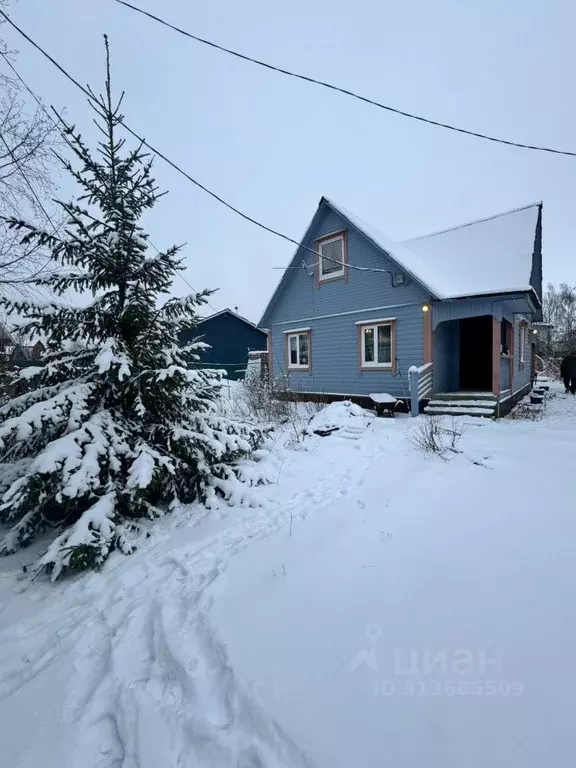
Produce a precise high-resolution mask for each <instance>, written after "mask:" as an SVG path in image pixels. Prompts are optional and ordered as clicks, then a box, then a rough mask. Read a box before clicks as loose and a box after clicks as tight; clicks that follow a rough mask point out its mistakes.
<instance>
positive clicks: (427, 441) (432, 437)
mask: <svg viewBox="0 0 576 768" xmlns="http://www.w3.org/2000/svg"><path fill="white" fill-rule="evenodd" d="M465 431H466V427H465V425H464V424H463V423H462V422H461V421H460V420H459V419H456V418H452V420H451V421H450V422H447V421H446V420H445V419H444V417H443V416H423V417H422V418H421V419H419V420H418V421H417V423H416V424H415V426H414V427H412V428H410V429H409V430H408V439H409V440H410V442H411V443H412V444H413V445H415V446H416V448H418V449H419V450H421V451H424V452H425V453H436V454H438V455H439V456H442V457H445V456H446V454H447V453H449V452H452V453H458V450H457V448H456V446H457V445H458V443H459V442H460V440H461V439H462V435H463V434H464V432H465Z"/></svg>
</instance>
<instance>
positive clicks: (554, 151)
mask: <svg viewBox="0 0 576 768" xmlns="http://www.w3.org/2000/svg"><path fill="white" fill-rule="evenodd" d="M116 2H117V3H120V5H124V6H126V7H127V8H130V9H131V10H133V11H136V12H137V13H141V14H142V15H143V16H148V18H150V19H153V20H154V21H157V22H159V23H160V24H163V25H164V26H165V27H168V28H169V29H172V30H174V31H175V32H178V33H180V34H181V35H184V36H185V37H189V38H190V39H191V40H195V41H196V42H197V43H202V45H207V46H209V47H210V48H215V49H216V50H218V51H222V52H223V53H227V54H229V55H230V56H235V57H236V58H238V59H242V60H243V61H249V62H250V63H252V64H257V65H258V66H259V67H264V68H265V69H269V70H271V71H272V72H278V73H280V74H282V75H287V76H288V77H294V78H296V79H297V80H304V81H305V82H307V83H312V84H313V85H319V86H321V87H322V88H328V89H329V90H331V91H337V92H338V93H342V94H344V95H345V96H351V97H352V98H353V99H358V101H363V102H364V103H365V104H370V105H371V106H373V107H378V108H379V109H384V110H386V111H387V112H392V113H394V114H396V115H401V116H402V117H408V118H410V119H411V120H418V121H419V122H421V123H427V124H428V125H435V126H436V127H437V128H445V129H447V130H449V131H455V132H456V133H463V134H466V135H467V136H474V137H475V138H477V139H483V140H485V141H492V142H494V143H496V144H506V145H507V146H509V147H519V148H520V149H531V150H534V151H536V152H550V153H552V154H555V155H567V156H568V157H576V152H570V151H568V150H563V149H553V148H552V147H541V146H537V145H534V144H523V143H522V142H519V141H509V140H508V139H500V138H498V137H496V136H490V135H488V134H486V133H480V132H478V131H470V130H468V129H467V128H459V127H458V126H456V125H450V124H449V123H443V122H441V121H439V120H432V119H431V118H428V117H422V115H416V114H414V113H413V112H406V111H405V110H402V109H397V108H396V107H391V106H390V105H388V104H382V102H380V101H376V100H375V99H371V98H369V97H368V96H361V95H360V94H359V93H355V92H354V91H351V90H349V89H348V88H341V87H340V86H338V85H334V84H332V83H328V82H326V81H324V80H318V79H317V78H315V77H311V76H309V75H301V74H298V73H297V72H292V71H290V70H289V69H283V68H282V67H276V66H274V65H273V64H269V63H268V62H266V61H262V60H260V59H255V58H253V57H252V56H247V55H246V54H244V53H239V52H238V51H234V50H232V49H231V48H226V47H224V46H223V45H219V44H218V43H215V42H213V41H212V40H207V39H205V38H203V37H198V35H194V34H192V33H191V32H187V31H186V30H184V29H181V28H180V27H177V26H175V25H174V24H170V22H168V21H165V20H164V19H162V18H160V16H155V15H154V14H153V13H150V12H149V11H145V10H143V9H142V8H138V7H137V6H135V5H132V4H131V3H128V2H126V0H116Z"/></svg>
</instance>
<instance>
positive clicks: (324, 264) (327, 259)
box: [316, 232, 347, 282]
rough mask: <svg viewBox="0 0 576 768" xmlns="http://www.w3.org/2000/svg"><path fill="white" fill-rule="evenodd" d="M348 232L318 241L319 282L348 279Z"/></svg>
mask: <svg viewBox="0 0 576 768" xmlns="http://www.w3.org/2000/svg"><path fill="white" fill-rule="evenodd" d="M346 245H347V243H346V232H335V233H334V234H333V235H328V236H327V237H323V238H321V239H320V240H317V241H316V250H317V251H318V253H319V254H320V256H319V260H318V282H325V281H327V280H335V279H337V278H341V277H346V261H347V248H346Z"/></svg>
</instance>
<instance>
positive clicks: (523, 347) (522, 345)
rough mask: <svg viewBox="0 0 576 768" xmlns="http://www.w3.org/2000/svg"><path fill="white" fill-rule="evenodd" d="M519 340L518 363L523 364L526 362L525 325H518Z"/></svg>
mask: <svg viewBox="0 0 576 768" xmlns="http://www.w3.org/2000/svg"><path fill="white" fill-rule="evenodd" d="M519 336H520V339H519V342H520V362H521V363H525V362H526V360H525V359H524V358H525V355H526V325H525V323H520V333H519Z"/></svg>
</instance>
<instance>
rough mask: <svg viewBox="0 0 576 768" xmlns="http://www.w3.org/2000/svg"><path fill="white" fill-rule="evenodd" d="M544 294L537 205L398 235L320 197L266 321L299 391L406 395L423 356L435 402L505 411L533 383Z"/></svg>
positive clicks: (423, 389) (278, 371)
mask: <svg viewBox="0 0 576 768" xmlns="http://www.w3.org/2000/svg"><path fill="white" fill-rule="evenodd" d="M307 249H310V250H307ZM315 254H318V256H316V255H315ZM541 296H542V204H541V203H536V204H534V205H529V206H526V207H524V208H518V209H516V210H513V211H508V212H506V213H502V214H499V215H496V216H493V217H490V218H487V219H482V220H480V221H474V222H471V223H469V224H464V225H462V226H459V227H455V228H453V229H449V230H446V231H443V232H438V233H435V234H432V235H427V236H425V237H419V238H416V239H414V240H410V241H407V242H404V243H396V242H393V241H392V240H390V239H389V238H388V237H386V236H385V235H383V234H381V233H380V232H378V231H377V230H375V229H374V228H373V227H371V226H370V225H368V224H365V223H364V222H362V221H361V220H360V219H358V218H356V217H355V216H353V215H352V214H350V213H348V212H347V211H345V210H344V209H343V208H342V207H340V206H337V205H336V204H335V203H333V202H331V201H330V200H327V199H326V198H322V199H321V200H320V203H319V205H318V209H317V211H316V213H315V215H314V217H313V218H312V221H311V222H310V225H309V227H308V229H307V231H306V233H305V235H304V237H303V239H302V241H301V246H300V247H299V248H298V249H297V250H296V253H295V254H294V257H293V259H292V261H291V263H290V265H289V268H288V269H286V270H285V272H284V274H283V276H282V278H281V280H280V283H279V285H278V287H277V289H276V291H275V292H274V294H273V296H272V298H271V300H270V302H269V304H268V307H267V308H266V311H265V312H264V315H263V317H262V320H261V321H260V326H261V327H262V328H265V329H267V331H268V343H269V351H270V366H271V371H272V373H273V376H274V377H281V376H287V377H288V379H289V381H290V385H291V387H292V388H293V389H294V390H296V392H297V394H298V397H301V398H310V399H313V398H317V399H322V400H330V399H339V398H342V397H351V398H355V399H358V400H359V401H361V400H362V399H366V398H368V396H369V395H370V394H372V393H389V394H391V395H394V396H395V397H397V398H399V399H405V400H409V399H410V391H409V375H408V373H409V369H410V368H412V367H414V366H415V367H417V368H418V375H419V377H420V387H419V400H422V401H423V402H424V405H426V404H427V408H426V410H427V411H428V412H438V413H459V412H468V413H475V414H478V415H487V416H488V415H499V414H502V413H504V412H505V411H507V410H509V408H510V407H512V405H513V404H514V402H516V400H518V399H519V398H520V397H521V396H522V395H523V394H525V393H526V392H527V391H528V390H529V388H530V384H531V376H532V356H533V344H532V339H533V337H532V323H533V322H534V321H537V320H540V319H541Z"/></svg>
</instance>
